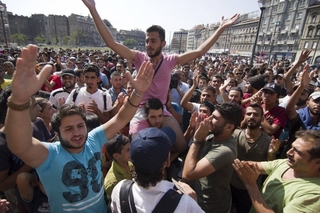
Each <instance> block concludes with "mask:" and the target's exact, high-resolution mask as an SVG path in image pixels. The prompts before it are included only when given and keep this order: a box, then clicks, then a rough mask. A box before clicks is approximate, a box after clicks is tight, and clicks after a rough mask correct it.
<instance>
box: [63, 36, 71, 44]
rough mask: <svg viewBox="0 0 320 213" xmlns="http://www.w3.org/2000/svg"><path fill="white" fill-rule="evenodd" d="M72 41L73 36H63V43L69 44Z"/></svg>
mask: <svg viewBox="0 0 320 213" xmlns="http://www.w3.org/2000/svg"><path fill="white" fill-rule="evenodd" d="M70 41H71V37H70V36H65V37H63V38H62V43H63V44H64V45H68V44H69V42H70Z"/></svg>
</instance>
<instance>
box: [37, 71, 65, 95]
mask: <svg viewBox="0 0 320 213" xmlns="http://www.w3.org/2000/svg"><path fill="white" fill-rule="evenodd" d="M48 81H49V83H50V82H51V81H53V82H55V83H56V84H55V85H54V86H53V87H52V88H51V89H48V88H47V87H46V85H45V84H43V85H42V87H41V90H43V91H47V92H51V91H53V90H55V89H59V88H61V87H62V81H61V79H60V77H59V76H57V75H51V77H50V79H49V80H48Z"/></svg>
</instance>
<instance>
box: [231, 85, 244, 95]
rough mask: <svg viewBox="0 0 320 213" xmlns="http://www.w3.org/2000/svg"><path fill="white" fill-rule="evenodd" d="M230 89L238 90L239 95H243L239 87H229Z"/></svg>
mask: <svg viewBox="0 0 320 213" xmlns="http://www.w3.org/2000/svg"><path fill="white" fill-rule="evenodd" d="M231 90H233V91H238V92H240V96H241V97H243V91H242V89H241V88H240V87H231V88H230V91H231Z"/></svg>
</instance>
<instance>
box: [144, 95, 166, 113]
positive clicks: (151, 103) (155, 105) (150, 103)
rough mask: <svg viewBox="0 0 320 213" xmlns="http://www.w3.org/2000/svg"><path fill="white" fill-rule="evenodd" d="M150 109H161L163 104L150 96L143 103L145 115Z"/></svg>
mask: <svg viewBox="0 0 320 213" xmlns="http://www.w3.org/2000/svg"><path fill="white" fill-rule="evenodd" d="M150 109H154V110H159V109H162V111H163V104H162V102H161V101H160V100H159V99H158V98H150V99H148V100H147V102H146V103H145V105H144V112H145V113H146V115H148V114H149V112H150Z"/></svg>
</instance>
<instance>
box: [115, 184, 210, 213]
mask: <svg viewBox="0 0 320 213" xmlns="http://www.w3.org/2000/svg"><path fill="white" fill-rule="evenodd" d="M123 181H124V180H122V181H121V182H119V183H118V184H117V185H116V186H115V187H114V188H113V191H112V194H111V200H112V202H111V210H112V212H121V206H120V189H121V185H122V183H123ZM172 188H173V183H171V182H169V181H166V180H162V181H160V182H159V183H157V185H156V186H150V187H149V188H148V189H145V188H143V187H141V186H139V185H138V184H137V183H134V184H133V185H132V193H133V197H134V203H135V206H136V209H137V212H138V213H142V212H143V213H151V212H152V211H153V209H154V208H155V207H156V205H157V204H158V202H159V201H160V199H161V198H162V196H163V195H164V194H165V193H166V192H167V191H168V190H169V189H172ZM174 212H183V213H193V212H197V213H202V212H204V211H203V210H202V209H201V208H200V206H199V205H198V203H197V202H196V201H195V200H193V199H192V198H191V197H190V196H188V195H183V196H182V197H181V200H180V202H179V204H178V206H177V208H176V209H175V211H174Z"/></svg>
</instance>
